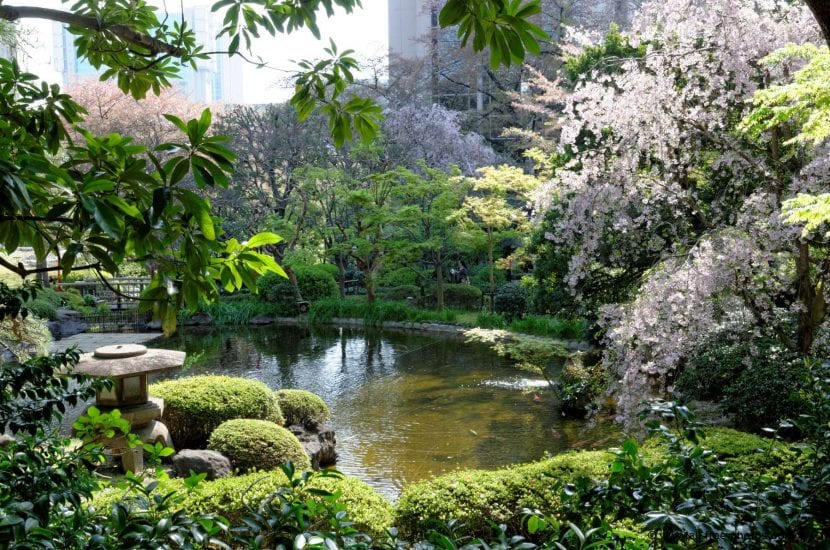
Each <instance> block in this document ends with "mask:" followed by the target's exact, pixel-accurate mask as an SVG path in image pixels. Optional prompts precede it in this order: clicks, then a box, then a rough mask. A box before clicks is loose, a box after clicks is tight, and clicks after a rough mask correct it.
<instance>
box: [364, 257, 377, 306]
mask: <svg viewBox="0 0 830 550" xmlns="http://www.w3.org/2000/svg"><path fill="white" fill-rule="evenodd" d="M374 271H375V268H374V267H369V266H368V265H367V266H366V271H365V272H364V273H363V282H364V284H365V285H366V301H367V302H368V303H370V304H374V303H375V273H374Z"/></svg>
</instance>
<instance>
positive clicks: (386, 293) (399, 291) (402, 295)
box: [378, 285, 421, 302]
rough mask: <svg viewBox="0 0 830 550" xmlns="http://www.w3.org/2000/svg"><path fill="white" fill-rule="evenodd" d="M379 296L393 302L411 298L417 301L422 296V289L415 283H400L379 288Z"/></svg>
mask: <svg viewBox="0 0 830 550" xmlns="http://www.w3.org/2000/svg"><path fill="white" fill-rule="evenodd" d="M378 296H380V297H381V298H383V299H384V300H389V301H392V302H405V301H408V300H409V299H410V298H411V299H412V300H415V301H416V302H417V301H418V300H419V299H420V297H421V289H420V288H418V287H417V286H415V285H399V286H393V287H388V288H381V289H379V290H378Z"/></svg>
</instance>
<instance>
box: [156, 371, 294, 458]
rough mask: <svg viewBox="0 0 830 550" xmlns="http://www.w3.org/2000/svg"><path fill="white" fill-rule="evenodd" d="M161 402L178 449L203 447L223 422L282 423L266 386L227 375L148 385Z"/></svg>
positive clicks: (280, 414)
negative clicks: (260, 420) (238, 419)
mask: <svg viewBox="0 0 830 550" xmlns="http://www.w3.org/2000/svg"><path fill="white" fill-rule="evenodd" d="M150 394H151V395H154V396H156V397H161V398H162V399H164V416H163V418H162V420H163V421H164V423H165V424H166V425H167V427H168V428H169V429H170V435H171V436H172V438H173V441H174V442H175V443H176V446H177V447H178V448H182V449H183V448H204V447H205V445H206V443H207V440H208V437H209V436H210V434H211V432H213V430H214V429H215V428H216V427H217V426H219V425H220V424H221V423H223V422H225V421H226V420H233V419H235V418H257V419H262V420H267V421H270V422H275V423H277V424H282V423H283V421H284V419H283V416H282V412H281V411H280V406H279V403H278V402H277V398H276V396H275V395H274V392H273V391H271V390H270V389H269V388H268V386H266V385H265V384H263V383H262V382H257V381H255V380H247V379H244V378H232V377H229V376H194V377H189V378H178V379H175V380H166V381H163V382H158V383H156V384H152V385H151V386H150Z"/></svg>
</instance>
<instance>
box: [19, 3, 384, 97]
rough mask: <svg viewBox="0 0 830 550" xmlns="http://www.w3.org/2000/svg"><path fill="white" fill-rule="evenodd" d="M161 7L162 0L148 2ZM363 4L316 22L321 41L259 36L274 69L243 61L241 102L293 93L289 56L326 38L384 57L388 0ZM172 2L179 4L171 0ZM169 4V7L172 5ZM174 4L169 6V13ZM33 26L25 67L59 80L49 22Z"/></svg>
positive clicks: (316, 50)
mask: <svg viewBox="0 0 830 550" xmlns="http://www.w3.org/2000/svg"><path fill="white" fill-rule="evenodd" d="M181 2H182V4H183V5H184V6H185V7H189V6H199V5H205V4H207V5H211V4H212V2H211V1H209V0H181ZM9 3H10V4H13V5H36V6H41V7H48V8H55V9H66V6H65V5H64V4H61V2H60V0H15V1H13V2H9ZM151 3H152V4H155V5H161V0H151ZM362 4H363V8H362V9H358V10H355V12H353V13H352V14H351V15H347V14H345V12H343V11H342V10H340V11H338V12H337V14H336V15H335V17H333V18H332V19H327V18H325V14H323V16H322V18H321V19H320V20H319V21H318V23H319V26H320V32H321V40H320V41H319V42H318V41H317V40H316V39H315V38H314V37H313V36H312V35H311V33H309V32H308V31H307V30H301V31H297V32H294V33H292V34H291V35H290V36H278V37H277V38H271V37H270V36H268V37H267V38H261V39H260V40H259V41H258V42H257V43H255V45H254V52H255V53H256V54H258V55H259V56H261V57H262V58H264V59H265V60H266V61H267V62H268V63H269V65H271V66H273V67H275V68H276V69H279V70H274V69H267V68H266V69H256V68H255V67H253V66H250V65H247V64H245V67H244V69H243V83H244V89H243V101H244V102H246V103H267V102H274V101H282V100H285V99H287V98H288V97H289V96H290V95H291V89H290V88H288V87H286V86H285V79H286V77H287V76H288V75H290V73H291V72H292V71H293V69H292V68H293V64H292V63H291V61H292V60H296V61H299V60H301V59H315V58H319V57H321V56H322V55H323V48H324V47H326V46H328V43H329V38H332V39H334V41H335V43H336V44H337V47H338V49H339V50H344V49H353V50H355V56H356V57H357V58H358V59H361V58H372V57H378V56H384V55H386V53H387V50H388V42H389V37H388V16H387V1H386V0H362ZM172 5H178V2H175V3H174V4H172ZM172 5H171V4H168V6H172ZM175 10H176V8H173V7H170V11H175ZM24 24H25V25H26V27H27V28H29V29H30V30H31V32H30V33H29V35H28V41H29V42H30V43H32V44H33V45H34V48H33V49H27V51H26V52H25V55H24V56H23V57H24V58H23V59H22V61H23V63H24V66H25V67H26V69H27V70H29V71H30V72H33V73H35V74H37V75H38V76H40V77H41V78H43V79H44V80H47V81H50V82H57V83H60V84H62V82H60V79H61V78H60V74H59V73H58V72H57V71H56V70H55V68H54V67H53V66H52V48H53V45H52V38H53V36H52V34H53V33H52V22H51V21H38V20H27V21H25V23H24Z"/></svg>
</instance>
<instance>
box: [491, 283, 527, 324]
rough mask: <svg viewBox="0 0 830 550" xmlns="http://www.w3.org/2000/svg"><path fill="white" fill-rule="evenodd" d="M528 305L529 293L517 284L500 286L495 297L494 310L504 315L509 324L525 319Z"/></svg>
mask: <svg viewBox="0 0 830 550" xmlns="http://www.w3.org/2000/svg"><path fill="white" fill-rule="evenodd" d="M527 305H528V297H527V291H526V290H525V289H524V287H523V286H522V285H521V284H519V283H516V282H513V283H508V284H506V285H502V286H500V287H499V288H497V289H496V295H495V296H494V297H493V309H494V310H495V311H496V313H501V314H502V315H504V318H505V319H506V320H507V321H508V322H511V321H513V320H514V319H521V318H522V317H524V316H525V313H527Z"/></svg>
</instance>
